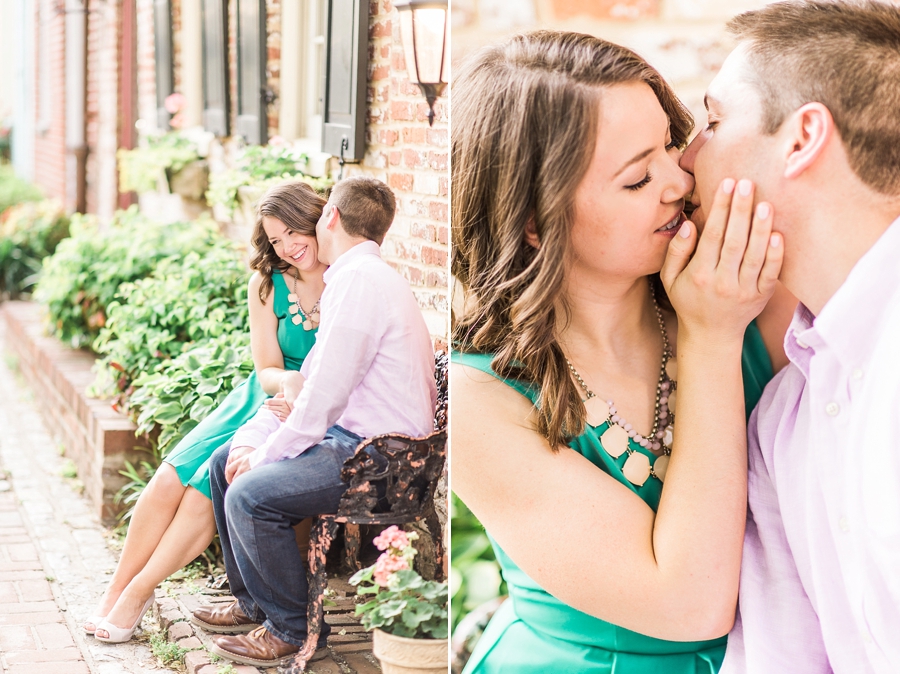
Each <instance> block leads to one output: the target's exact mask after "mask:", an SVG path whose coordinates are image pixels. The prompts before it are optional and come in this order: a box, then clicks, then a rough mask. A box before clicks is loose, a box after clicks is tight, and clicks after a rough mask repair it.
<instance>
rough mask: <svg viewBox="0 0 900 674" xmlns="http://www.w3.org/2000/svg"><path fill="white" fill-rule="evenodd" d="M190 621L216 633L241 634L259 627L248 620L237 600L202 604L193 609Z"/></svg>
mask: <svg viewBox="0 0 900 674" xmlns="http://www.w3.org/2000/svg"><path fill="white" fill-rule="evenodd" d="M191 622H192V623H194V624H195V625H197V626H199V627H202V628H203V629H205V630H206V631H207V632H215V633H216V634H241V633H243V632H250V631H251V630H255V629H256V628H257V627H259V623H256V622H253V621H252V620H250V618H248V617H247V614H246V613H244V612H243V611H242V610H241V607H240V606H239V605H238V603H237V600H235V601H233V602H231V603H230V604H213V605H212V606H202V607H200V608H198V609H197V610H196V611H194V614H193V615H192V616H191Z"/></svg>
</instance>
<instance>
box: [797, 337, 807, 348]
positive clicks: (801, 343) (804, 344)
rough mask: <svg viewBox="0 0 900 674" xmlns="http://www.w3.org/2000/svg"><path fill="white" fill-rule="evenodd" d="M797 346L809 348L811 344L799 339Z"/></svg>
mask: <svg viewBox="0 0 900 674" xmlns="http://www.w3.org/2000/svg"><path fill="white" fill-rule="evenodd" d="M797 346H799V347H800V348H801V349H808V348H809V344H807V343H806V342H804V341H803V340H802V339H798V340H797Z"/></svg>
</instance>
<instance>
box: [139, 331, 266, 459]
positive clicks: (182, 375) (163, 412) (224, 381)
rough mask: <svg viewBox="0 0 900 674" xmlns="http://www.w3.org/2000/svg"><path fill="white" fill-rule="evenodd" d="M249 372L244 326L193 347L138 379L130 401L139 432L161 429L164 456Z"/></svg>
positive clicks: (160, 445)
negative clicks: (237, 330) (240, 329)
mask: <svg viewBox="0 0 900 674" xmlns="http://www.w3.org/2000/svg"><path fill="white" fill-rule="evenodd" d="M251 372H253V359H252V357H251V356H250V334H249V333H248V332H246V331H240V332H231V333H228V334H225V335H221V336H219V337H215V338H212V339H209V340H207V341H205V342H201V343H198V344H196V345H194V346H192V347H191V348H190V349H188V350H187V351H185V352H184V353H182V354H181V355H179V356H177V357H175V358H173V359H172V360H169V361H166V362H164V363H161V364H160V365H158V366H157V367H156V369H155V371H153V372H148V373H147V374H144V375H141V376H140V377H138V378H137V379H135V381H134V383H133V387H134V391H133V392H132V394H131V396H130V398H129V400H128V405H129V408H130V409H131V411H132V413H133V414H136V415H137V424H138V433H153V432H154V431H158V432H159V437H158V440H157V448H156V451H157V453H158V455H159V458H160V459H162V458H165V456H166V455H167V454H168V453H169V450H171V449H172V448H173V447H174V446H175V445H177V444H178V442H179V441H180V440H181V439H182V438H183V437H184V436H185V435H187V434H188V433H189V432H190V431H191V430H192V429H193V428H194V426H196V425H197V424H198V423H200V422H201V421H203V419H205V418H206V416H207V415H208V414H209V413H210V412H211V411H212V410H214V409H215V408H216V407H218V406H219V404H220V403H221V402H222V401H223V400H224V399H225V397H226V396H227V395H228V394H229V393H231V391H232V390H233V389H234V388H235V387H236V386H237V385H238V384H240V383H241V382H242V381H244V380H245V379H246V378H247V377H249V376H250V373H251Z"/></svg>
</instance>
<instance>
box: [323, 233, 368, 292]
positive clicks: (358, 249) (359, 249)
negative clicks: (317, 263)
mask: <svg viewBox="0 0 900 674" xmlns="http://www.w3.org/2000/svg"><path fill="white" fill-rule="evenodd" d="M363 255H375V256H377V257H381V246H379V245H378V244H377V243H375V242H374V241H363V242H362V243H358V244H356V245H355V246H353V248H350V249H349V250H346V251H344V252H343V253H341V255H339V256H338V259H337V260H335V261H334V263H333V264H332V265H331V266H330V267H328V269H326V270H325V273H324V274H323V275H322V279H323V280H324V281H325V283H326V284H327V283H328V282H329V281H331V278H332V277H333V276H334V275H335V274H336V273H337V272H338V270H339V269H341V268H342V267H346V266H347V265H348V264H350V262H351V261H352V260H355V259H356V258H358V257H361V256H363Z"/></svg>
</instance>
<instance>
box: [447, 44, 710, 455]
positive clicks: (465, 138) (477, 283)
mask: <svg viewBox="0 0 900 674" xmlns="http://www.w3.org/2000/svg"><path fill="white" fill-rule="evenodd" d="M626 82H645V83H646V84H647V85H649V86H650V88H651V89H652V90H653V92H654V93H655V94H656V97H657V98H658V99H659V102H660V105H661V106H662V108H663V110H664V111H665V112H666V114H667V115H668V117H669V120H670V124H671V134H672V140H673V142H674V143H675V144H676V145H678V146H679V147H684V145H685V144H686V143H687V140H688V137H689V135H690V132H691V129H692V127H693V119H692V117H691V114H690V112H688V110H687V108H685V106H684V105H683V104H682V103H681V101H679V100H678V98H677V97H676V96H675V94H674V92H673V91H672V90H671V88H670V87H669V86H668V84H666V82H665V81H664V80H663V79H662V77H661V76H660V75H659V73H658V72H657V71H656V70H654V69H653V68H652V67H651V66H650V65H649V64H648V63H647V62H646V61H644V60H643V59H642V58H641V57H640V56H638V55H637V54H635V53H634V52H632V51H631V50H629V49H626V48H625V47H621V46H619V45H616V44H612V43H610V42H607V41H605V40H601V39H599V38H596V37H593V36H590V35H583V34H579V33H571V32H557V31H536V32H532V33H527V34H524V35H519V36H516V37H514V38H512V39H510V40H509V41H507V42H505V43H503V44H500V45H496V46H492V47H488V48H486V49H484V50H482V51H481V52H479V53H478V54H476V55H475V56H474V57H473V58H471V59H470V60H469V61H467V62H466V63H465V64H464V65H463V66H462V68H461V71H460V72H459V74H458V75H457V76H456V77H455V78H454V84H453V93H452V96H453V133H452V134H451V137H452V139H451V185H452V190H453V192H452V194H453V198H452V211H451V213H452V244H453V246H452V250H453V252H452V257H451V271H452V273H453V274H454V275H455V277H456V278H457V279H458V280H459V281H460V282H461V283H462V285H463V287H464V289H465V293H466V302H465V308H464V311H463V314H462V315H461V316H459V317H458V319H457V321H456V322H455V325H454V327H453V342H454V346H455V348H457V349H458V350H460V351H463V352H476V353H491V354H494V357H493V361H492V367H493V369H494V371H495V372H497V373H498V374H499V375H500V376H503V377H507V378H512V379H517V380H519V381H523V382H527V383H530V384H533V385H534V386H535V388H536V389H538V390H539V391H540V394H539V399H538V403H537V425H538V428H537V430H538V432H539V433H540V434H541V435H543V436H544V437H545V438H547V440H548V441H549V442H550V446H551V447H552V448H553V449H554V450H555V449H557V448H558V447H559V445H560V444H565V443H566V442H568V441H569V440H570V439H571V438H572V437H574V436H576V435H578V434H580V433H581V432H582V431H583V429H584V424H585V409H584V404H583V403H582V402H581V392H580V391H579V389H578V388H577V387H576V385H575V382H574V381H573V380H572V378H571V376H570V374H569V369H568V366H567V364H566V357H565V355H564V354H563V351H562V349H561V348H560V346H559V341H558V337H559V325H560V321H559V319H560V317H562V318H563V319H565V318H566V314H567V309H566V304H565V298H564V297H563V292H562V289H563V286H564V279H565V273H566V266H567V260H568V259H569V254H570V251H569V247H570V238H571V230H572V224H573V222H574V211H575V208H574V202H575V191H576V189H577V188H578V185H579V184H580V182H581V180H582V178H583V177H584V175H585V173H586V172H587V169H588V166H589V165H590V162H591V159H592V156H593V152H594V148H595V147H596V139H597V134H598V133H600V132H602V131H601V130H600V129H598V126H599V124H598V122H599V117H600V106H601V105H602V104H603V92H604V89H605V88H606V87H609V86H612V85H615V84H621V83H626ZM528 223H533V224H534V227H535V228H536V230H537V234H538V238H539V239H540V242H541V245H540V247H539V248H537V249H535V248H533V247H532V246H529V245H528V244H527V243H526V242H525V228H526V225H527V224H528ZM562 322H563V323H564V322H565V321H562Z"/></svg>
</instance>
